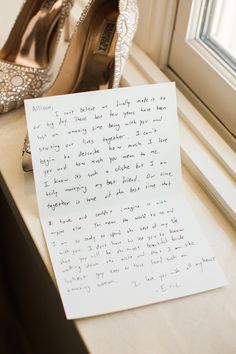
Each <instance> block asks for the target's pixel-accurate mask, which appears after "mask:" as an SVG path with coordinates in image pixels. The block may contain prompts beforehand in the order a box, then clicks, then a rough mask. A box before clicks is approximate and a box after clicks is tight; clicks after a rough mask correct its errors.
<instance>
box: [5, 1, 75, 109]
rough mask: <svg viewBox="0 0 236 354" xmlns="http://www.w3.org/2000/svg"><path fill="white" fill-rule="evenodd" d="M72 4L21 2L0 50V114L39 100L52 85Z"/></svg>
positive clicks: (69, 2) (71, 2) (63, 2)
mask: <svg viewBox="0 0 236 354" xmlns="http://www.w3.org/2000/svg"><path fill="white" fill-rule="evenodd" d="M73 2H74V0H26V1H25V2H24V4H23V7H22V8H21V11H20V13H19V15H18V17H17V19H16V22H15V24H14V26H13V28H12V30H11V32H10V34H9V36H8V39H7V41H6V43H5V44H4V46H3V48H2V49H1V50H0V113H5V112H8V111H10V110H13V109H16V108H18V107H20V106H21V105H23V101H24V99H27V98H35V97H38V96H41V95H42V93H43V92H45V91H46V90H47V89H48V88H49V86H50V85H51V84H52V65H51V64H52V60H53V57H54V54H55V51H56V47H57V43H58V41H59V37H60V34H61V32H62V29H63V27H64V24H65V23H67V21H66V19H67V18H68V15H69V12H70V9H71V7H72V5H73Z"/></svg>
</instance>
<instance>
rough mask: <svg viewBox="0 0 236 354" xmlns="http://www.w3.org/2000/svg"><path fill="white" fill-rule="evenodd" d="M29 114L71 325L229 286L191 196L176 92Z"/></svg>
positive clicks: (76, 100) (40, 103)
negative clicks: (184, 177)
mask: <svg viewBox="0 0 236 354" xmlns="http://www.w3.org/2000/svg"><path fill="white" fill-rule="evenodd" d="M25 107H26V116H27V124H28V131H29V137H30V144H31V151H32V159H33V167H34V178H35V184H36V191H37V199H38V205H39V213H40V219H41V223H42V227H43V231H44V235H45V238H46V241H47V245H48V249H49V253H50V256H51V260H52V264H53V268H54V272H55V275H56V279H57V283H58V286H59V291H60V294H61V297H62V301H63V305H64V308H65V312H66V316H67V318H68V319H72V318H79V317H87V316H93V315H99V314H103V313H108V312H114V311H118V310H124V309H128V308H132V307H137V306H143V305H147V304H151V303H155V302H158V301H163V300H168V299H173V298H177V297H181V296H186V295H190V294H193V293H198V292H202V291H206V290H210V289H213V288H217V287H220V286H223V285H225V284H226V279H225V277H224V274H223V273H222V271H221V269H220V267H219V265H218V264H217V261H216V259H215V257H214V255H213V253H212V251H211V249H210V248H209V246H208V244H207V242H206V241H205V239H204V238H202V236H201V231H200V230H199V227H198V225H197V223H196V222H195V220H194V217H193V216H192V214H191V211H190V209H189V207H188V205H187V204H186V201H185V198H184V195H183V192H182V187H181V171H180V153H179V142H178V124H177V113H176V111H177V110H176V93H175V85H174V84H173V83H168V84H155V85H146V86H136V87H132V88H121V89H113V90H106V91H94V92H86V93H79V94H71V95H65V96H55V97H48V98H40V99H35V100H34V99H32V100H28V101H26V102H25Z"/></svg>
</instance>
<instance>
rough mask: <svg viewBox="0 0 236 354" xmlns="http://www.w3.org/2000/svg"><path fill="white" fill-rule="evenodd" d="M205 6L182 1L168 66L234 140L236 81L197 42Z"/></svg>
mask: <svg viewBox="0 0 236 354" xmlns="http://www.w3.org/2000/svg"><path fill="white" fill-rule="evenodd" d="M204 3H205V0H201V1H195V0H191V1H190V0H179V2H178V9H177V14H176V22H175V27H174V31H173V38H172V42H171V46H170V52H169V58H168V63H167V65H168V67H169V68H170V69H171V70H172V71H173V72H174V73H176V75H178V76H179V77H181V79H182V81H183V82H184V83H185V85H186V86H187V87H188V88H191V91H194V93H195V95H197V97H198V99H199V100H200V101H201V102H202V103H204V104H205V105H206V106H207V108H208V110H209V111H210V112H211V113H212V114H213V115H214V116H215V117H216V118H217V119H218V120H219V121H220V122H221V123H222V126H223V127H224V128H223V127H222V129H225V130H228V132H229V133H231V134H232V135H233V136H234V137H235V136H236V121H235V111H236V90H235V87H236V77H235V75H233V73H232V71H231V70H230V69H227V68H226V67H225V64H223V62H222V59H221V58H219V57H218V56H217V55H216V54H215V53H214V52H213V51H212V50H211V49H210V48H209V47H207V45H205V44H204V43H203V42H202V41H199V40H198V39H196V37H198V32H199V31H200V29H199V26H198V20H199V16H201V15H202V12H203V11H204ZM189 21H190V25H189ZM222 97H223V100H224V101H223V103H222Z"/></svg>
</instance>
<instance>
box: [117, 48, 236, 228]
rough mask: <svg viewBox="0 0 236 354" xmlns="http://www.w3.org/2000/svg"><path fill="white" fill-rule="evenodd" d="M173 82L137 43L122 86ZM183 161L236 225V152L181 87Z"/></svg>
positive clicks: (179, 107) (179, 97)
mask: <svg viewBox="0 0 236 354" xmlns="http://www.w3.org/2000/svg"><path fill="white" fill-rule="evenodd" d="M167 81H170V80H169V79H168V77H167V76H166V75H165V74H163V72H162V71H161V70H160V69H159V68H158V67H157V66H156V65H155V64H154V63H153V62H152V61H151V60H150V59H149V57H148V56H147V55H146V54H145V53H144V52H143V51H142V50H141V49H140V48H139V47H138V46H137V45H135V44H134V45H133V47H132V48H131V52H130V57H129V61H128V63H127V65H126V68H125V71H124V74H123V78H122V82H121V84H122V86H134V85H140V84H148V83H154V82H155V83H158V82H167ZM177 104H178V115H179V122H180V146H181V158H182V163H183V164H184V165H185V167H186V168H187V169H188V170H189V171H190V173H191V174H192V175H193V176H194V177H195V178H196V180H197V181H198V183H199V184H200V185H201V186H202V187H203V188H204V189H205V191H206V192H207V193H208V194H209V195H210V196H211V197H212V198H213V200H214V202H215V203H216V204H217V206H218V207H219V208H220V209H221V210H222V211H223V212H224V214H225V215H226V216H227V218H228V219H229V220H230V221H231V223H232V224H233V225H235V226H236V205H235V200H236V188H235V179H236V155H235V153H234V152H233V150H231V149H230V147H229V146H228V145H227V144H226V143H225V142H224V140H223V139H222V138H221V137H220V136H219V135H218V134H217V133H216V131H215V130H214V129H213V128H212V127H211V126H210V125H209V124H208V123H207V122H206V121H205V119H204V117H203V116H202V115H201V114H200V113H199V112H198V111H197V110H196V108H195V107H194V106H193V105H192V104H191V103H190V102H189V100H188V99H187V98H186V97H185V96H184V95H183V94H182V93H181V92H180V91H179V90H178V89H177Z"/></svg>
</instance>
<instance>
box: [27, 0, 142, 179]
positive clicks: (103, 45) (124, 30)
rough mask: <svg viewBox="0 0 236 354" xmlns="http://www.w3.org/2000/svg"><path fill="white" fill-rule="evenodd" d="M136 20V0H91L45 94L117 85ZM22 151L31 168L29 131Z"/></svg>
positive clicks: (30, 168) (28, 167) (50, 94)
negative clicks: (53, 80) (57, 72)
mask: <svg viewBox="0 0 236 354" xmlns="http://www.w3.org/2000/svg"><path fill="white" fill-rule="evenodd" d="M137 21H138V7H137V2H136V0H90V1H89V2H88V4H87V6H86V7H85V9H84V11H83V13H82V15H81V17H80V19H79V21H78V22H77V24H76V27H75V31H74V33H73V35H72V39H71V42H70V45H69V47H68V50H67V52H66V55H65V58H64V61H63V64H62V67H61V69H60V71H59V74H58V76H57V78H56V80H55V82H54V84H53V85H52V86H51V88H50V89H49V90H48V91H47V92H46V93H45V95H43V96H54V95H60V94H66V93H71V92H82V91H91V90H98V89H108V88H115V87H118V86H119V82H120V78H121V75H122V71H123V68H124V65H125V62H126V60H127V58H128V53H129V48H130V45H131V43H132V39H133V37H134V34H135V31H136V28H137ZM22 154H23V157H22V167H23V170H24V171H25V172H28V171H31V170H32V162H31V151H30V143H29V139H28V135H27V136H26V139H25V142H24V147H23V152H22Z"/></svg>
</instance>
